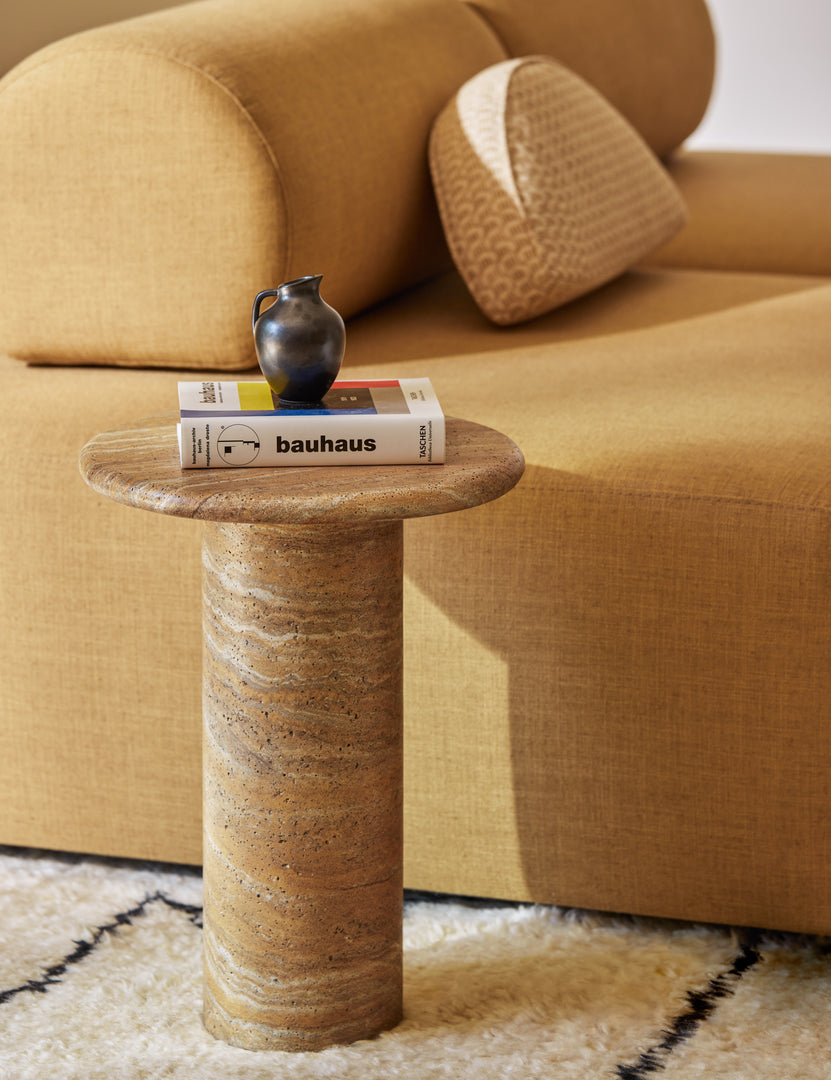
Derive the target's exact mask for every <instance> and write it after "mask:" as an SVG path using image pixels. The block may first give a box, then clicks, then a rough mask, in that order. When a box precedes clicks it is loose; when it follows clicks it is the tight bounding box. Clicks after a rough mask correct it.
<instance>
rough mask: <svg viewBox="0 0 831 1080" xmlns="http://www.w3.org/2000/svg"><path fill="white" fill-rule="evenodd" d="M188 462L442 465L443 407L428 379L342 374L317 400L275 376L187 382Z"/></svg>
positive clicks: (189, 465)
mask: <svg viewBox="0 0 831 1080" xmlns="http://www.w3.org/2000/svg"><path fill="white" fill-rule="evenodd" d="M179 416H180V423H179V425H178V434H179V452H180V456H181V463H182V468H183V469H208V468H245V467H254V466H274V465H437V464H441V463H442V462H443V461H444V414H443V412H442V410H441V406H440V405H439V403H438V399H437V398H436V395H435V392H434V390H433V387H432V385H431V383H430V380H429V379H384V380H377V381H368V382H336V383H334V384H333V386H332V388H331V390H329V392H328V393H327V394H326V395H325V397H324V398H323V400H322V402H320V403H318V404H316V405H307V404H303V405H300V406H296V405H287V404H285V403H284V402H282V401H280V399H279V398H277V397H276V395H275V394H273V392H272V390H271V388H270V387H269V385H268V383H266V382H263V381H259V382H224V381H217V382H214V381H204V382H180V383H179Z"/></svg>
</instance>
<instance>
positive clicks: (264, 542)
mask: <svg viewBox="0 0 831 1080" xmlns="http://www.w3.org/2000/svg"><path fill="white" fill-rule="evenodd" d="M203 527H204V539H203V626H204V637H205V654H204V675H203V688H204V723H205V727H204V830H205V852H204V857H205V862H204V877H205V912H204V924H205V930H204V970H205V991H204V995H205V996H204V1021H205V1026H206V1027H207V1029H208V1030H209V1031H210V1032H211V1033H212V1034H214V1035H215V1036H217V1037H218V1038H221V1039H224V1040H225V1041H226V1042H229V1043H232V1044H233V1045H235V1046H241V1047H245V1048H247V1049H250V1050H256V1049H269V1050H319V1049H322V1048H323V1047H326V1046H329V1045H331V1044H334V1043H348V1042H353V1041H355V1040H356V1039H361V1038H367V1037H370V1036H372V1035H375V1034H377V1033H378V1032H379V1031H382V1030H384V1029H386V1028H390V1027H392V1026H394V1025H395V1024H396V1023H397V1022H398V1021H399V1020H400V1018H401V993H402V973H401V916H402V912H401V906H402V877H401V861H402V536H403V527H402V523H401V522H400V521H394V522H374V523H372V524H366V525H363V524H361V525H349V526H344V527H340V526H291V527H284V526H259V525H236V524H220V523H213V522H206V523H205V524H204V526H203Z"/></svg>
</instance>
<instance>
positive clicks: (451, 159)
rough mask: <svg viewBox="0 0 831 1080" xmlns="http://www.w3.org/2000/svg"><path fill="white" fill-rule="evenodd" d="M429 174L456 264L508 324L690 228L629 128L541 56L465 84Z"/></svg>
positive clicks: (440, 124) (437, 133) (435, 132)
mask: <svg viewBox="0 0 831 1080" xmlns="http://www.w3.org/2000/svg"><path fill="white" fill-rule="evenodd" d="M430 167H431V171H432V175H433V183H434V186H435V189H436V198H437V201H438V206H439V211H440V214H441V219H442V223H443V225H444V231H445V235H446V237H447V241H448V244H449V246H450V251H451V253H452V255H453V259H454V262H455V263H456V266H457V267H458V268H459V271H460V272H461V274H462V276H463V278H464V279H465V281H466V282H467V285H468V287H469V288H470V291H471V292H472V294H473V296H474V297H475V298H476V302H477V303H478V304H479V306H480V307H481V309H482V311H483V312H484V313H485V314H486V315H487V316H488V317H489V318H490V319H492V320H493V321H494V322H495V323H498V324H499V325H503V326H505V325H511V324H513V323H517V322H522V321H524V320H527V319H531V318H534V317H535V316H537V315H540V314H542V313H544V312H546V311H550V310H552V309H553V308H555V307H559V306H560V305H561V304H564V303H566V302H567V301H568V300H572V299H574V297H576V296H582V295H583V294H584V293H587V292H590V291H591V290H592V289H594V288H597V286H599V285H602V284H604V283H605V282H607V281H609V280H611V279H612V278H613V277H616V276H617V275H618V274H620V273H621V272H622V271H623V270H625V269H626V268H627V267H629V266H632V265H633V264H634V263H636V262H638V261H639V260H640V259H641V258H642V257H643V256H644V255H646V254H648V253H649V252H651V251H653V250H655V249H656V248H657V247H659V246H660V245H661V244H663V243H664V242H665V241H666V240H668V239H669V238H670V237H672V236H673V235H674V234H675V233H676V232H678V230H679V229H680V228H681V226H682V225H683V223H684V220H685V210H684V205H683V202H682V200H681V196H680V195H679V194H678V190H677V188H676V187H675V185H674V184H673V182H672V181H671V180H670V178H669V176H668V175H667V172H666V170H665V169H664V168H663V167H662V166H661V164H660V162H659V161H658V159H657V158H656V157H655V155H654V154H653V153H652V151H651V150H650V149H649V147H648V146H647V145H646V143H645V142H644V141H643V139H642V138H641V136H640V135H639V134H638V133H637V132H636V131H635V129H634V128H633V127H632V126H631V125H630V124H629V123H628V122H627V121H626V120H625V119H624V118H623V117H622V116H621V114H620V113H619V112H617V111H616V110H615V109H614V108H613V107H612V106H611V105H610V104H609V103H608V102H607V101H606V100H605V99H604V98H603V97H602V96H601V95H600V94H599V93H598V92H597V91H596V90H595V89H594V88H593V87H591V86H590V85H589V84H588V83H587V82H585V81H584V80H583V79H581V78H580V77H579V76H578V75H575V74H574V73H573V72H571V71H569V70H568V68H565V67H563V66H562V65H561V64H559V63H557V62H556V61H554V60H551V59H550V58H548V57H544V56H530V57H525V58H524V59H521V60H505V61H502V63H499V64H495V65H493V66H492V67H489V68H487V69H486V70H485V71H482V72H479V74H477V75H475V76H474V77H473V78H472V79H469V80H468V81H467V82H466V83H465V84H464V86H462V87H461V89H460V90H459V92H458V93H457V94H456V95H455V96H454V98H453V100H452V101H450V102H449V103H448V104H447V106H446V107H445V108H444V109H443V110H442V112H441V114H440V115H439V117H438V119H437V120H436V122H435V124H434V125H433V129H432V132H431V135H430Z"/></svg>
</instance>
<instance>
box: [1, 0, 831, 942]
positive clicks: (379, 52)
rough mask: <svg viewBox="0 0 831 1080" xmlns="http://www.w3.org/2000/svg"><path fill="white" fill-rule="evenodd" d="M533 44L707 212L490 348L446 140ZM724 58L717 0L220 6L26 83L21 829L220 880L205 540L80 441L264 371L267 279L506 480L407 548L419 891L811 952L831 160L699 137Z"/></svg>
mask: <svg viewBox="0 0 831 1080" xmlns="http://www.w3.org/2000/svg"><path fill="white" fill-rule="evenodd" d="M529 54H536V55H545V56H549V57H553V58H555V59H556V60H558V61H559V62H560V63H561V64H562V65H563V66H564V67H565V68H567V69H568V70H569V71H572V72H576V73H578V74H579V75H580V76H582V77H583V78H584V79H585V80H586V81H587V82H588V83H589V84H590V85H591V86H593V87H595V88H596V90H597V91H598V92H599V93H600V94H601V95H602V96H603V98H604V99H605V100H606V101H607V102H609V103H610V104H611V106H612V107H614V109H615V110H617V111H618V112H619V113H620V115H622V116H623V117H625V118H626V120H627V121H628V122H629V123H630V124H631V125H632V126H633V127H634V128H635V129H636V130H637V131H638V132H639V133H640V135H641V136H642V138H643V139H644V140H645V141H646V143H647V144H648V145H649V147H651V150H652V151H653V152H654V154H655V155H657V156H658V157H659V158H660V159H661V160H662V161H663V162H664V163H665V166H666V168H667V169H668V175H669V177H670V178H671V179H672V182H673V183H674V184H676V185H677V186H678V189H679V190H680V192H681V194H682V196H683V198H684V200H685V203H686V207H687V214H688V222H687V225H686V226H685V227H684V228H683V229H682V230H681V231H680V232H678V233H677V234H676V235H675V236H674V238H673V239H671V240H669V241H668V242H667V243H666V244H664V245H662V246H661V247H660V248H659V249H657V250H655V251H654V252H652V253H650V254H649V256H648V257H645V258H644V259H641V260H639V261H638V262H637V263H636V264H635V265H633V266H631V267H630V268H629V269H628V270H626V271H625V272H623V273H621V274H619V275H617V276H616V277H614V279H613V280H611V281H609V282H607V283H606V284H603V285H600V286H598V287H597V288H592V289H590V290H587V291H586V293H585V295H583V296H582V297H580V298H577V299H574V300H572V301H571V302H569V303H566V304H564V305H561V306H559V307H557V308H555V309H554V310H551V311H549V312H548V313H546V314H543V315H541V316H539V317H537V318H534V319H531V320H528V321H525V322H522V323H519V324H517V325H513V326H508V327H498V326H495V325H494V324H493V323H492V322H490V321H489V320H488V319H487V318H486V317H485V316H484V315H483V314H482V312H481V311H480V309H479V307H478V306H477V303H476V302H475V301H474V300H473V298H472V296H471V294H470V292H469V291H468V289H467V287H466V285H465V284H464V282H463V280H462V278H461V277H460V276H459V274H458V272H457V271H456V269H455V267H454V265H453V262H452V260H451V257H450V254H449V251H448V246H447V243H446V240H445V237H444V235H443V230H442V221H441V219H440V217H439V214H438V211H437V206H436V200H435V196H434V193H433V188H432V185H431V178H430V172H429V169H428V138H429V134H430V131H431V128H432V126H433V124H434V121H435V119H436V117H437V116H438V115H439V113H440V112H441V111H442V109H443V108H444V107H445V105H446V104H447V102H448V101H450V100H451V99H452V98H453V96H454V95H455V94H456V92H457V91H458V90H459V88H460V87H461V86H462V85H463V84H464V83H466V82H467V80H469V79H470V78H471V77H472V76H474V75H475V74H476V73H478V72H480V71H483V70H485V69H487V68H489V67H490V66H492V65H494V64H497V63H500V62H501V61H504V60H506V59H507V58H509V57H524V56H527V55H529ZM715 55H716V54H715V43H714V40H713V33H712V28H711V24H710V20H709V18H708V14H707V10H706V8H705V7H704V4H703V0H563V2H561V3H557V4H554V3H550V2H545V0H305V2H304V3H302V4H300V3H295V2H288V0H207V2H203V3H193V4H186V5H184V6H182V7H177V8H170V9H166V10H163V11H160V12H157V13H153V14H149V15H146V16H142V17H140V18H136V19H133V20H128V21H124V22H120V23H116V24H114V25H111V26H107V27H103V28H96V29H93V30H91V31H89V32H85V33H82V34H80V35H78V36H75V37H72V38H69V39H66V40H62V41H60V42H58V43H57V44H53V45H49V46H47V47H46V48H45V49H43V50H42V51H39V52H37V53H36V54H35V55H33V56H32V57H30V58H28V59H26V60H24V61H23V62H22V63H21V64H20V65H18V66H17V67H16V68H14V70H12V71H11V72H10V73H8V74H7V75H6V77H5V78H4V80H3V81H2V83H0V146H2V147H3V153H2V155H0V236H2V244H0V352H2V353H3V356H2V359H0V380H2V381H1V382H0V386H2V400H3V404H4V431H3V439H2V446H3V469H2V474H1V476H2V496H0V497H1V498H2V507H3V529H2V549H1V550H0V587H1V588H2V602H1V603H0V618H2V630H3V633H2V640H3V647H2V649H1V650H0V748H1V752H0V843H5V844H12V845H35V846H43V847H46V848H55V849H67V850H81V851H86V852H95V853H99V854H105V855H120V856H130V857H137V858H152V859H160V860H169V861H180V862H188V863H197V862H199V861H200V858H201V854H200V663H201V661H200V646H201V639H200V568H199V546H200V536H199V526H198V525H197V524H195V523H192V522H188V521H182V520H177V519H167V518H162V517H160V516H157V515H153V514H146V513H141V512H138V511H135V510H130V509H126V508H125V507H122V506H119V505H116V504H113V503H110V502H109V501H108V500H105V499H102V498H100V497H99V496H97V495H95V494H93V493H92V492H91V491H90V490H89V489H88V488H86V487H85V485H84V483H83V481H82V479H81V477H80V475H79V472H78V465H77V461H78V453H79V450H80V449H81V447H82V445H83V444H84V443H85V442H86V440H87V439H89V438H90V437H91V436H92V435H94V434H95V433H97V432H98V431H101V430H106V429H109V428H113V427H117V426H118V425H119V424H120V423H122V422H124V421H127V420H130V419H132V418H136V417H140V416H148V415H159V414H162V413H168V412H171V411H172V410H175V408H176V394H175V388H176V382H177V380H178V379H180V378H193V377H200V376H201V374H202V373H205V375H206V377H216V376H217V375H222V376H223V377H226V378H235V377H245V376H244V373H247V372H250V371H251V368H252V366H253V365H254V364H255V357H254V353H253V342H252V338H251V333H250V310H251V303H252V300H253V297H254V296H255V294H256V293H257V292H258V291H259V290H261V289H264V288H269V287H274V286H276V285H277V284H278V283H279V282H281V281H285V280H288V279H290V278H292V277H296V276H299V275H302V274H307V273H320V274H323V286H322V289H323V295H324V296H325V298H326V299H327V300H328V301H329V303H331V304H333V305H334V306H335V307H337V308H338V309H339V310H340V311H341V313H342V314H343V315H344V317H345V318H346V319H347V352H346V359H345V369H346V371H347V373H348V374H349V376H350V377H351V376H355V377H357V376H361V377H364V376H365V377H373V378H380V377H388V376H411V375H413V376H415V375H419V376H421V375H426V376H429V377H430V378H431V379H432V381H433V383H434V385H435V387H436V390H437V392H438V394H439V397H440V399H441V401H442V403H443V405H444V408H445V410H446V411H447V412H448V413H449V414H453V415H458V416H464V417H467V418H469V419H472V420H475V421H478V422H481V423H484V424H488V425H491V426H493V427H496V428H498V429H500V430H502V431H504V432H506V433H507V434H508V435H510V436H511V437H512V438H513V439H515V440H516V442H517V443H518V444H519V445H520V446H521V447H522V449H523V451H524V454H525V457H526V460H527V471H526V474H525V476H524V478H523V480H522V481H521V482H520V484H519V486H518V487H517V488H516V489H515V490H514V491H513V492H512V493H511V494H509V495H508V496H506V497H505V498H504V499H502V500H500V501H499V502H497V503H494V504H492V505H489V506H486V507H482V508H479V509H476V510H472V511H470V512H466V513H465V514H459V515H448V516H446V517H443V518H438V519H427V520H423V521H412V522H408V523H407V525H406V529H405V545H406V553H405V561H406V590H405V592H406V597H405V620H406V630H405V647H406V676H405V725H406V730H405V734H406V801H405V847H406V857H405V881H406V884H407V885H408V886H410V887H413V888H418V889H427V890H436V891H444V892H451V893H461V894H468V895H480V896H482V895H484V896H490V897H502V898H513V899H521V900H535V901H539V902H545V903H556V904H565V905H575V906H583V907H590V908H599V909H605V910H614V911H625V912H632V913H644V914H657V915H662V916H669V917H677V918H683V919H696V920H698V919H702V920H710V921H717V922H728V923H737V924H752V925H761V926H767V927H774V928H782V929H791V930H801V931H812V932H822V933H829V932H831V859H830V858H829V851H831V769H829V763H830V759H831V748H830V747H831V740H829V730H831V348H830V347H829V341H831V210H830V209H829V206H831V203H829V199H828V193H829V190H831V159H826V158H823V157H820V156H816V157H807V156H806V157H800V156H776V155H745V154H730V153H722V154H716V153H694V152H690V151H685V150H684V149H683V143H684V141H685V139H687V138H688V136H689V135H690V134H691V133H692V132H693V131H694V130H695V128H696V126H697V124H698V123H699V121H700V119H701V117H702V115H703V113H704V111H705V108H706V106H707V102H708V99H709V95H710V91H711V85H712V79H713V70H714V62H715ZM764 107H765V105H764V102H759V108H764ZM309 482H310V483H313V482H314V477H313V474H310V481H309Z"/></svg>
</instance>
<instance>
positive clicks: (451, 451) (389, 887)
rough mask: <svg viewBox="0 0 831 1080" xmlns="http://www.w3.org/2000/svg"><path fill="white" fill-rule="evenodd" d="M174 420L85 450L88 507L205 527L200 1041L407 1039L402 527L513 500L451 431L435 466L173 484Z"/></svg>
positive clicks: (285, 472) (190, 479) (517, 462)
mask: <svg viewBox="0 0 831 1080" xmlns="http://www.w3.org/2000/svg"><path fill="white" fill-rule="evenodd" d="M175 423H176V417H164V418H161V419H159V418H155V419H151V420H144V421H139V422H137V423H135V424H134V425H132V426H131V427H129V428H126V429H123V430H121V431H112V432H108V433H106V434H103V435H99V436H97V437H96V438H95V439H93V440H92V441H91V442H90V443H88V444H87V446H85V447H84V449H83V451H82V453H81V471H82V473H83V476H84V478H85V479H86V481H87V483H88V484H90V486H91V487H93V488H95V490H96V491H100V492H101V493H102V494H104V495H107V496H109V497H110V498H112V499H115V500H117V501H118V502H123V503H127V504H129V505H130V506H136V507H140V508H143V509H145V510H153V511H156V512H157V513H162V514H172V515H175V516H178V517H191V518H198V519H200V520H201V521H202V522H203V525H202V528H203V542H202V552H203V554H202V561H203V635H204V664H203V711H204V739H203V747H204V761H203V768H204V882H205V911H204V927H205V929H204V983H205V988H204V1022H205V1025H206V1027H207V1028H208V1030H209V1031H210V1032H212V1033H213V1034H214V1035H215V1036H217V1037H218V1038H221V1039H224V1040H225V1041H227V1042H230V1043H232V1044H234V1045H236V1046H242V1047H245V1048H248V1049H271V1050H317V1049H322V1048H323V1047H325V1046H329V1045H331V1044H333V1043H348V1042H352V1041H354V1040H356V1039H361V1038H367V1037H369V1036H372V1035H375V1034H377V1033H378V1032H380V1031H383V1030H384V1029H386V1028H389V1027H392V1026H394V1025H395V1024H396V1023H398V1021H399V1020H400V1018H401V1008H402V1004H401V1003H402V969H401V959H402V950H401V919H402V910H401V907H402V877H401V865H402V588H403V566H402V562H403V545H402V541H403V519H404V518H407V517H419V516H427V515H430V514H443V513H448V512H450V511H453V510H463V509H465V508H466V507H471V506H476V505H478V504H480V503H484V502H488V501H490V500H491V499H496V498H498V497H499V496H500V495H503V494H504V493H505V492H507V491H508V490H509V489H510V488H512V487H513V486H514V484H515V483H516V482H517V481H518V480H519V478H520V476H521V475H522V471H523V468H524V462H523V458H522V454H521V453H520V451H519V449H518V448H517V447H516V446H515V445H514V443H512V442H511V441H510V440H509V439H508V438H507V437H505V436H504V435H501V434H499V433H498V432H496V431H493V430H491V429H490V428H486V427H482V426H480V425H478V424H473V423H469V422H467V421H463V420H453V419H449V420H448V430H447V461H446V463H445V464H444V465H413V466H401V465H397V466H376V467H374V468H368V467H353V468H349V467H341V468H305V469H303V468H279V469H263V468H259V469H210V470H188V471H183V470H182V469H181V468H180V466H179V453H178V446H177V441H176V428H175Z"/></svg>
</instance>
